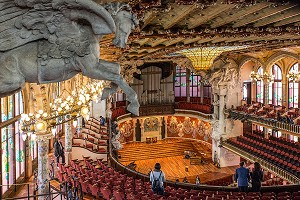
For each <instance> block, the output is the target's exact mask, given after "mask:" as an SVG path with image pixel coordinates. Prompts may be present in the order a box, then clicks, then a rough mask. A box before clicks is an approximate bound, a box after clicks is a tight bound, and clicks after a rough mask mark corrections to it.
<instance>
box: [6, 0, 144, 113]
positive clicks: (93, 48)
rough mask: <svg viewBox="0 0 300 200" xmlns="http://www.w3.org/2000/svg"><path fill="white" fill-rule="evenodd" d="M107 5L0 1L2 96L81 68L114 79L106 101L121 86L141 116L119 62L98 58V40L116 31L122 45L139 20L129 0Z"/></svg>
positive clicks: (81, 0) (85, 0)
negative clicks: (132, 11) (131, 8)
mask: <svg viewBox="0 0 300 200" xmlns="http://www.w3.org/2000/svg"><path fill="white" fill-rule="evenodd" d="M106 7H109V9H108V11H107V10H106V9H105V8H104V7H102V6H101V5H99V4H97V3H95V2H93V1H92V0H0V68H1V69H0V97H4V96H8V95H11V94H13V93H15V92H17V91H20V90H21V89H22V88H23V86H24V84H25V82H30V83H52V82H59V81H64V80H67V79H69V78H71V77H73V76H74V75H76V74H77V73H79V72H82V74H83V75H85V76H88V77H90V78H93V79H99V80H109V81H111V82H112V87H111V88H106V89H105V90H104V92H103V95H102V99H104V98H107V97H108V96H109V95H110V94H112V93H113V92H115V91H116V90H117V87H118V86H119V87H120V88H121V89H122V90H123V91H124V92H125V93H126V95H127V98H128V101H129V102H130V104H129V105H128V108H127V109H128V110H129V111H130V112H132V113H134V114H136V115H138V114H139V103H138V100H137V95H136V93H135V92H134V90H133V89H132V88H130V87H129V85H128V84H127V83H126V81H125V80H124V79H123V78H122V77H121V76H120V66H119V64H117V63H113V62H107V61H104V60H101V59H99V55H100V50H99V41H98V39H99V38H101V36H102V35H105V34H110V33H113V32H116V34H115V35H116V36H115V39H114V44H115V45H117V46H119V47H122V48H124V47H125V45H126V41H127V37H128V35H129V34H130V32H131V30H132V29H133V28H134V27H135V26H136V25H137V24H138V20H137V18H136V17H135V16H134V15H133V14H132V13H131V12H130V7H129V6H128V5H126V4H119V3H112V4H110V5H109V6H106ZM116 25H117V27H116Z"/></svg>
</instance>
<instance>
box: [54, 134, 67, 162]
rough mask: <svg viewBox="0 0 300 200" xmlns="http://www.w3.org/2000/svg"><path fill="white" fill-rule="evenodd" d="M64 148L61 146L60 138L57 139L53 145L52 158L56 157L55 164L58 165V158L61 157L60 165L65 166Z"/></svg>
mask: <svg viewBox="0 0 300 200" xmlns="http://www.w3.org/2000/svg"><path fill="white" fill-rule="evenodd" d="M64 149H65V148H64V146H63V145H62V142H61V138H60V137H59V138H58V139H57V140H56V141H55V143H54V156H55V157H56V163H57V165H58V163H59V158H60V157H61V162H62V164H65V152H64Z"/></svg>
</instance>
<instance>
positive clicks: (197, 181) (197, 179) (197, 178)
mask: <svg viewBox="0 0 300 200" xmlns="http://www.w3.org/2000/svg"><path fill="white" fill-rule="evenodd" d="M200 183H201V181H200V177H199V176H198V175H197V176H196V185H197V186H199V185H200Z"/></svg>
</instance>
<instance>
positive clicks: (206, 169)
mask: <svg viewBox="0 0 300 200" xmlns="http://www.w3.org/2000/svg"><path fill="white" fill-rule="evenodd" d="M172 142H178V141H177V140H172V139H169V140H166V141H159V143H165V144H169V143H172ZM179 144H181V143H179ZM179 144H178V143H177V145H178V146H180V145H179ZM153 145H154V144H153ZM194 145H195V144H194ZM148 146H149V144H145V143H143V142H140V143H131V144H125V145H124V148H123V149H122V151H127V152H128V153H129V152H132V153H133V154H134V153H137V152H140V153H141V157H142V155H145V154H147V151H145V150H146V148H147V147H148ZM164 146H167V145H164ZM178 148H180V147H178ZM156 150H157V153H156V154H151V155H152V159H142V158H141V159H135V160H134V161H135V164H136V165H137V166H136V171H138V172H140V173H143V174H148V173H149V172H150V171H151V170H153V167H154V165H155V163H160V164H161V169H162V171H163V172H164V173H165V175H166V179H167V180H170V181H175V180H176V179H178V180H179V181H180V182H182V180H183V178H184V177H187V179H188V181H189V183H195V179H196V176H197V175H199V177H200V180H201V184H206V183H207V182H211V181H214V180H218V179H222V178H225V177H228V176H232V175H233V174H234V173H235V169H236V168H237V167H238V166H231V167H223V168H220V169H219V168H217V167H216V166H214V165H213V163H212V162H209V163H207V164H199V165H191V164H190V159H184V156H183V153H182V155H177V156H166V157H162V155H164V154H163V151H162V149H161V148H157V149H156ZM206 150H208V149H206ZM210 151H211V150H210ZM149 154H150V153H149ZM155 155H158V156H157V157H156V158H153V157H155ZM136 158H138V157H136ZM120 162H121V163H122V164H123V165H125V166H126V165H128V164H129V163H131V162H132V160H131V161H122V159H121V160H120ZM186 166H188V171H187V172H186V170H185V168H186Z"/></svg>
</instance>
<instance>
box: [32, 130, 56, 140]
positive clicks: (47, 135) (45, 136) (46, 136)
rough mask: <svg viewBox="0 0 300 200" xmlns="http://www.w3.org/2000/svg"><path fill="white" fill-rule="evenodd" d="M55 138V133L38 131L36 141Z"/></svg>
mask: <svg viewBox="0 0 300 200" xmlns="http://www.w3.org/2000/svg"><path fill="white" fill-rule="evenodd" d="M51 138H53V134H52V133H49V132H38V133H36V139H35V141H37V142H40V141H47V140H50V139H51Z"/></svg>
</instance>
